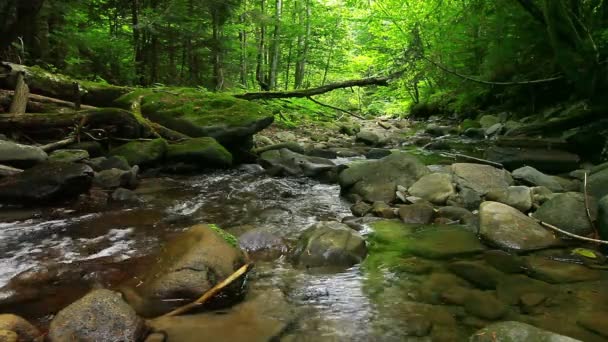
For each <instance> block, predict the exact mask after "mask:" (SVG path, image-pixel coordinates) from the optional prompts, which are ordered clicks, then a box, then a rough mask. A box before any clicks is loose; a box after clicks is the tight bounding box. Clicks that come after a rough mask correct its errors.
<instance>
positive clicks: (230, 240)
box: [208, 224, 239, 248]
mask: <svg viewBox="0 0 608 342" xmlns="http://www.w3.org/2000/svg"><path fill="white" fill-rule="evenodd" d="M208 226H209V228H211V229H212V230H213V231H214V232H216V233H217V234H218V235H219V236H221V237H222V239H224V241H226V242H228V244H230V245H231V246H233V247H236V248H238V246H239V242H238V239H237V238H236V237H235V236H234V235H232V234H230V233H228V232H227V231H225V230H223V229H222V228H220V227H219V226H218V225H216V224H209V225H208Z"/></svg>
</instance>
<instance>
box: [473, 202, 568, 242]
mask: <svg viewBox="0 0 608 342" xmlns="http://www.w3.org/2000/svg"><path fill="white" fill-rule="evenodd" d="M479 235H480V236H481V237H482V238H483V239H484V240H486V241H488V242H489V243H491V244H493V245H495V246H497V247H500V248H504V249H508V250H514V251H522V252H523V251H532V250H537V249H542V248H547V247H551V246H555V245H556V244H558V243H559V239H557V238H556V237H555V235H554V234H553V233H552V232H551V231H549V230H547V229H545V228H543V227H542V226H541V225H539V224H538V223H536V221H535V220H534V219H532V218H530V217H528V216H526V215H524V214H523V213H522V212H520V211H519V210H517V209H515V208H513V207H510V206H508V205H506V204H502V203H498V202H489V201H488V202H484V203H482V204H481V206H480V208H479Z"/></svg>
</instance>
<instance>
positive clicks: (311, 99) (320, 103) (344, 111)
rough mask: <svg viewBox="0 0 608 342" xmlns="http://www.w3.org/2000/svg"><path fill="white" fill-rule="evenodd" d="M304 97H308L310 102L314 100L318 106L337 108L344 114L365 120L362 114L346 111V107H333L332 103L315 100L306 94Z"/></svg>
mask: <svg viewBox="0 0 608 342" xmlns="http://www.w3.org/2000/svg"><path fill="white" fill-rule="evenodd" d="M306 98H307V99H309V100H310V101H312V102H314V103H316V104H318V105H319V106H321V107H326V108H329V109H333V110H337V111H340V112H343V113H346V114H348V115H350V116H352V117H355V118H357V119H361V120H365V118H364V117H362V116H360V115H357V114H355V113H353V112H349V111H347V110H346V109H342V108H338V107H334V106H332V105H328V104H326V103H323V102H319V101H317V100H315V99H313V98H312V97H310V96H308V97H306Z"/></svg>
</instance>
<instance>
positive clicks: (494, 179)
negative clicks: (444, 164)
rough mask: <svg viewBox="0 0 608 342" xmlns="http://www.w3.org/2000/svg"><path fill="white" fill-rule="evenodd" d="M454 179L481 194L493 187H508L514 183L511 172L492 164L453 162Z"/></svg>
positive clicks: (461, 185)
mask: <svg viewBox="0 0 608 342" xmlns="http://www.w3.org/2000/svg"><path fill="white" fill-rule="evenodd" d="M452 171H453V172H454V179H455V181H456V183H457V184H458V187H459V188H461V189H462V188H468V189H471V190H473V191H475V192H477V193H478V194H480V195H482V196H483V195H485V194H487V193H488V192H489V191H490V190H493V189H506V188H508V187H509V186H510V185H512V184H513V179H512V178H511V175H510V174H509V172H507V171H505V170H501V169H497V168H495V167H493V166H490V165H482V164H470V163H456V164H452Z"/></svg>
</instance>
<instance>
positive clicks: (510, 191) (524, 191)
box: [486, 186, 532, 213]
mask: <svg viewBox="0 0 608 342" xmlns="http://www.w3.org/2000/svg"><path fill="white" fill-rule="evenodd" d="M486 200H488V201H494V202H500V203H504V204H506V205H508V206H511V207H513V208H515V209H517V210H519V211H521V212H524V213H526V212H528V210H530V209H531V208H532V192H531V190H530V188H528V187H527V186H510V187H508V188H506V189H494V190H491V191H490V192H488V194H487V195H486Z"/></svg>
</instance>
